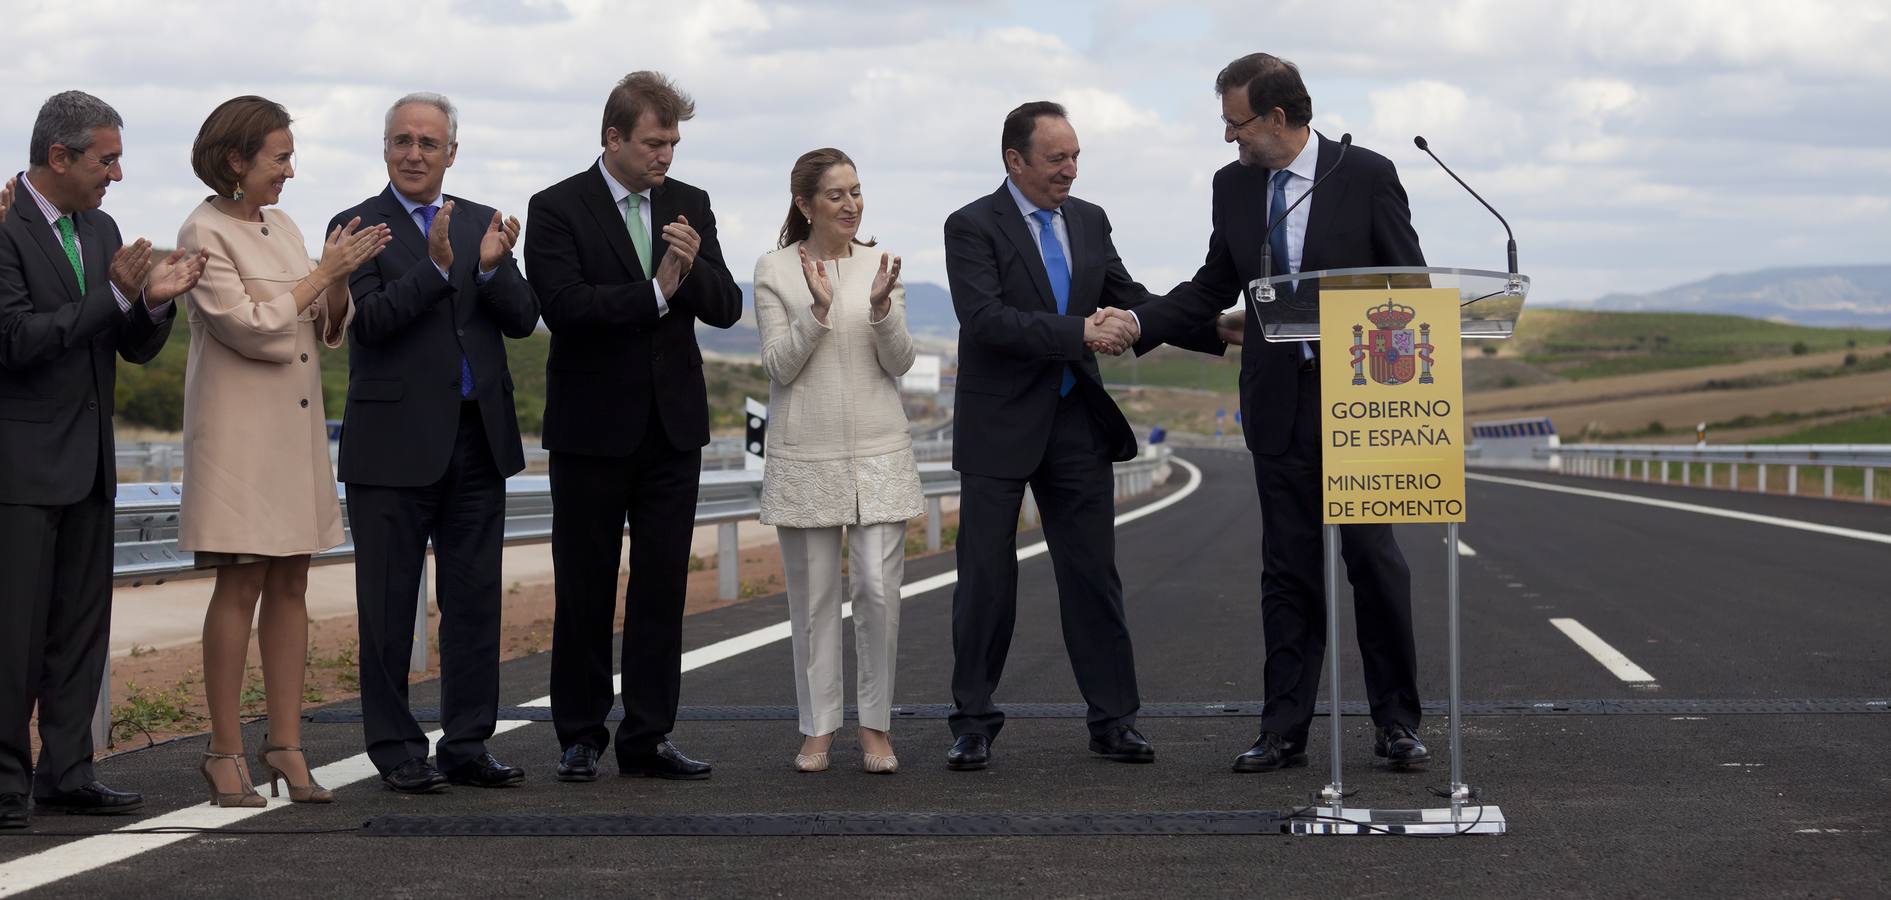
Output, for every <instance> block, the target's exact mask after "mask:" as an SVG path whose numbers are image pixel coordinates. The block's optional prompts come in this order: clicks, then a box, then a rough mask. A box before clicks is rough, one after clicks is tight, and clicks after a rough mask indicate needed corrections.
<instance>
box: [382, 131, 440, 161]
mask: <svg viewBox="0 0 1891 900" xmlns="http://www.w3.org/2000/svg"><path fill="white" fill-rule="evenodd" d="M448 146H449V145H448V144H442V143H440V142H439V141H436V140H434V139H433V138H421V139H420V140H418V141H416V140H414V139H413V137H411V136H409V135H405V134H399V135H395V136H394V137H391V138H388V139H387V149H389V150H391V151H393V152H395V153H398V154H400V155H402V156H406V155H407V151H409V150H412V149H414V148H415V147H419V148H420V155H421V156H439V155H440V154H441V153H444V152H446V148H447V147H448Z"/></svg>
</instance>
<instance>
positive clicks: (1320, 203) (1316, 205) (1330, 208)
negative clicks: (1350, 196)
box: [1300, 132, 1346, 272]
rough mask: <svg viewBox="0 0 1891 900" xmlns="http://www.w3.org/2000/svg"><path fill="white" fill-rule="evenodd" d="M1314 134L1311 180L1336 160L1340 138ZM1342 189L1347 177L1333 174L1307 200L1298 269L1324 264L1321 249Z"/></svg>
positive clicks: (1323, 174)
mask: <svg viewBox="0 0 1891 900" xmlns="http://www.w3.org/2000/svg"><path fill="white" fill-rule="evenodd" d="M1313 136H1314V138H1315V139H1317V140H1318V141H1319V142H1320V155H1319V156H1318V157H1317V158H1316V159H1314V161H1313V180H1314V182H1315V183H1318V182H1319V180H1320V179H1322V178H1325V177H1326V173H1328V172H1331V171H1333V164H1334V163H1336V162H1338V161H1339V142H1338V141H1329V140H1327V139H1326V136H1325V135H1322V134H1320V133H1319V132H1314V133H1313ZM1345 192H1346V179H1345V178H1344V177H1341V178H1335V179H1333V180H1332V181H1329V182H1327V183H1326V184H1324V185H1321V187H1320V189H1319V190H1317V191H1314V192H1313V197H1312V198H1310V199H1309V200H1307V233H1306V236H1305V237H1304V238H1302V243H1301V245H1300V271H1302V272H1317V271H1319V270H1320V269H1322V268H1324V267H1325V265H1324V260H1322V259H1321V252H1320V251H1321V249H1322V248H1324V247H1325V246H1326V241H1325V238H1326V234H1327V232H1328V231H1330V230H1332V224H1331V223H1332V222H1333V218H1334V217H1335V216H1337V215H1339V205H1340V200H1341V199H1343V198H1342V197H1341V195H1342V194H1344V193H1345Z"/></svg>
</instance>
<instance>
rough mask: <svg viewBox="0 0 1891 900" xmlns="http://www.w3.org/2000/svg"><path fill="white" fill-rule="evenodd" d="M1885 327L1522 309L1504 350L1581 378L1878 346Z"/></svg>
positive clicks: (1889, 340)
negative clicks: (1511, 336)
mask: <svg viewBox="0 0 1891 900" xmlns="http://www.w3.org/2000/svg"><path fill="white" fill-rule="evenodd" d="M1886 344H1891V331H1885V330H1882V329H1871V328H1812V327H1809V326H1804V325H1788V324H1783V323H1779V322H1768V321H1765V320H1763V319H1749V318H1744V317H1741V316H1721V315H1709V314H1698V313H1640V312H1589V311H1583V310H1570V309H1555V308H1536V309H1528V310H1525V311H1524V313H1523V318H1522V319H1520V320H1519V321H1518V323H1517V336H1516V337H1515V338H1513V339H1512V340H1511V341H1510V345H1509V346H1508V347H1505V348H1504V350H1505V352H1506V355H1510V356H1514V357H1516V358H1520V359H1522V360H1523V361H1524V362H1526V363H1528V364H1530V365H1533V366H1536V367H1538V368H1541V369H1543V370H1545V371H1547V372H1549V373H1551V374H1553V375H1555V376H1557V377H1559V378H1564V379H1569V380H1583V379H1588V378H1606V377H1609V376H1614V375H1633V374H1636V373H1640V372H1656V371H1663V370H1667V369H1686V368H1693V367H1696V366H1711V365H1722V364H1726V363H1737V362H1744V361H1746V360H1751V359H1764V358H1768V357H1775V356H1792V355H1803V354H1807V353H1819V352H1823V351H1828V350H1844V349H1850V348H1858V347H1882V346H1885V345H1886Z"/></svg>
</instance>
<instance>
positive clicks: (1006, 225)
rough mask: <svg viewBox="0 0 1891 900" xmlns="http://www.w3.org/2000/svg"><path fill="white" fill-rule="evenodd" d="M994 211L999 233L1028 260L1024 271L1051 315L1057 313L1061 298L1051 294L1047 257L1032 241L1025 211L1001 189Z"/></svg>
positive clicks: (1009, 194) (1005, 189) (1007, 188)
mask: <svg viewBox="0 0 1891 900" xmlns="http://www.w3.org/2000/svg"><path fill="white" fill-rule="evenodd" d="M991 210H992V213H993V214H994V215H996V216H997V217H998V230H999V231H1000V232H1003V233H1004V235H1005V237H1007V238H1010V239H1011V243H1012V245H1013V246H1015V247H1017V248H1018V254H1019V255H1020V256H1023V257H1024V267H1025V268H1026V269H1027V270H1029V271H1030V273H1031V283H1032V284H1035V285H1037V293H1038V298H1039V299H1041V300H1042V301H1044V307H1045V308H1046V309H1049V310H1050V311H1051V312H1056V311H1057V295H1056V294H1054V293H1052V292H1051V276H1050V275H1049V274H1048V273H1046V272H1045V271H1044V254H1043V253H1042V252H1041V251H1039V250H1038V249H1037V243H1036V242H1035V241H1033V240H1031V229H1030V227H1029V226H1027V225H1025V224H1024V210H1022V209H1019V208H1018V201H1016V200H1014V199H1012V197H1011V189H1010V188H1009V187H1006V186H1005V185H1002V184H1001V185H999V186H998V192H997V193H996V194H993V195H992V204H991Z"/></svg>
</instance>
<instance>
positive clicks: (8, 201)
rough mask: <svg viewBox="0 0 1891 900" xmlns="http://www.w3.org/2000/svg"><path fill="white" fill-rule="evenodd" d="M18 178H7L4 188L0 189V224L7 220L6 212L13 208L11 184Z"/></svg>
mask: <svg viewBox="0 0 1891 900" xmlns="http://www.w3.org/2000/svg"><path fill="white" fill-rule="evenodd" d="M18 180H19V179H18V178H8V179H7V184H6V187H0V222H5V221H6V220H7V210H9V209H12V208H13V183H14V182H15V181H18Z"/></svg>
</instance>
